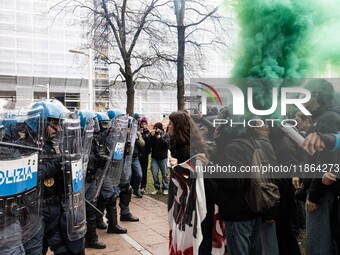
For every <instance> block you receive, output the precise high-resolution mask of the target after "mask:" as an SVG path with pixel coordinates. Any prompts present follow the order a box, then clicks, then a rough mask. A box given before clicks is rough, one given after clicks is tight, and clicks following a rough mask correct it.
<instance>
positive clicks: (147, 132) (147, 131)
mask: <svg viewBox="0 0 340 255" xmlns="http://www.w3.org/2000/svg"><path fill="white" fill-rule="evenodd" d="M143 133H144V134H146V135H147V134H149V133H150V130H149V129H148V128H147V127H146V128H143Z"/></svg>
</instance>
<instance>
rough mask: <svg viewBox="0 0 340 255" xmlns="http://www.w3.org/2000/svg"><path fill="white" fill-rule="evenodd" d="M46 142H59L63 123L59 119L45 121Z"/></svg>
mask: <svg viewBox="0 0 340 255" xmlns="http://www.w3.org/2000/svg"><path fill="white" fill-rule="evenodd" d="M46 132H47V140H50V141H51V140H58V141H61V137H62V132H63V122H62V120H61V119H55V118H48V119H47V127H46Z"/></svg>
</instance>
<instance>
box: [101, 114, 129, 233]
mask: <svg viewBox="0 0 340 255" xmlns="http://www.w3.org/2000/svg"><path fill="white" fill-rule="evenodd" d="M96 114H97V117H98V120H99V125H100V129H101V134H100V135H99V136H97V139H96V140H97V143H98V144H102V143H103V141H105V140H106V139H107V129H108V128H109V121H110V119H109V117H108V115H107V114H105V113H96ZM111 116H112V115H111ZM125 132H126V131H125ZM119 144H120V143H117V147H119ZM123 145H124V144H123ZM102 147H103V146H102ZM115 147H116V146H115ZM114 149H116V148H114ZM115 154H116V153H115ZM108 160H109V161H110V163H109V164H108V167H109V169H108V172H111V173H112V172H115V171H117V170H118V169H116V168H117V166H118V165H119V166H120V165H121V164H116V162H117V161H115V160H113V161H111V158H109V159H108ZM118 197H119V191H118V190H117V187H116V186H115V181H114V179H113V178H105V179H104V182H103V185H102V187H101V190H100V195H99V197H98V202H97V207H98V209H99V210H100V211H102V212H104V210H105V209H106V218H107V220H108V226H107V225H106V224H105V223H104V221H103V217H102V215H100V214H97V227H98V228H100V229H106V228H107V233H116V234H124V233H126V232H127V230H126V229H125V228H122V227H121V226H119V225H118V220H117V205H116V204H117V199H118Z"/></svg>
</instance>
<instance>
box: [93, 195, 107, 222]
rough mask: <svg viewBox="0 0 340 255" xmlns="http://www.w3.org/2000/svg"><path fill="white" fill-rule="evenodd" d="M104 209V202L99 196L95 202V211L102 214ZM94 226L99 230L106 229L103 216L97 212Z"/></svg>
mask: <svg viewBox="0 0 340 255" xmlns="http://www.w3.org/2000/svg"><path fill="white" fill-rule="evenodd" d="M105 207H106V201H105V200H104V198H103V197H102V196H99V197H98V200H97V209H98V210H99V211H101V212H102V213H103V214H104V210H105ZM96 226H97V228H99V229H107V225H106V223H105V222H104V221H103V215H102V214H100V213H98V212H96Z"/></svg>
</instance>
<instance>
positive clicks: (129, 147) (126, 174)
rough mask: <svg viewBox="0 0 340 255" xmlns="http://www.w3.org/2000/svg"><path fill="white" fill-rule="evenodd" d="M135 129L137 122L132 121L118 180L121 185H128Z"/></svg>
mask: <svg viewBox="0 0 340 255" xmlns="http://www.w3.org/2000/svg"><path fill="white" fill-rule="evenodd" d="M137 128H138V121H137V120H135V119H133V120H132V123H131V128H130V132H129V133H128V135H127V139H126V152H127V153H126V155H125V159H124V167H123V171H122V175H121V178H120V183H121V184H127V183H130V177H131V164H132V154H133V150H134V148H135V142H136V135H137Z"/></svg>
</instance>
